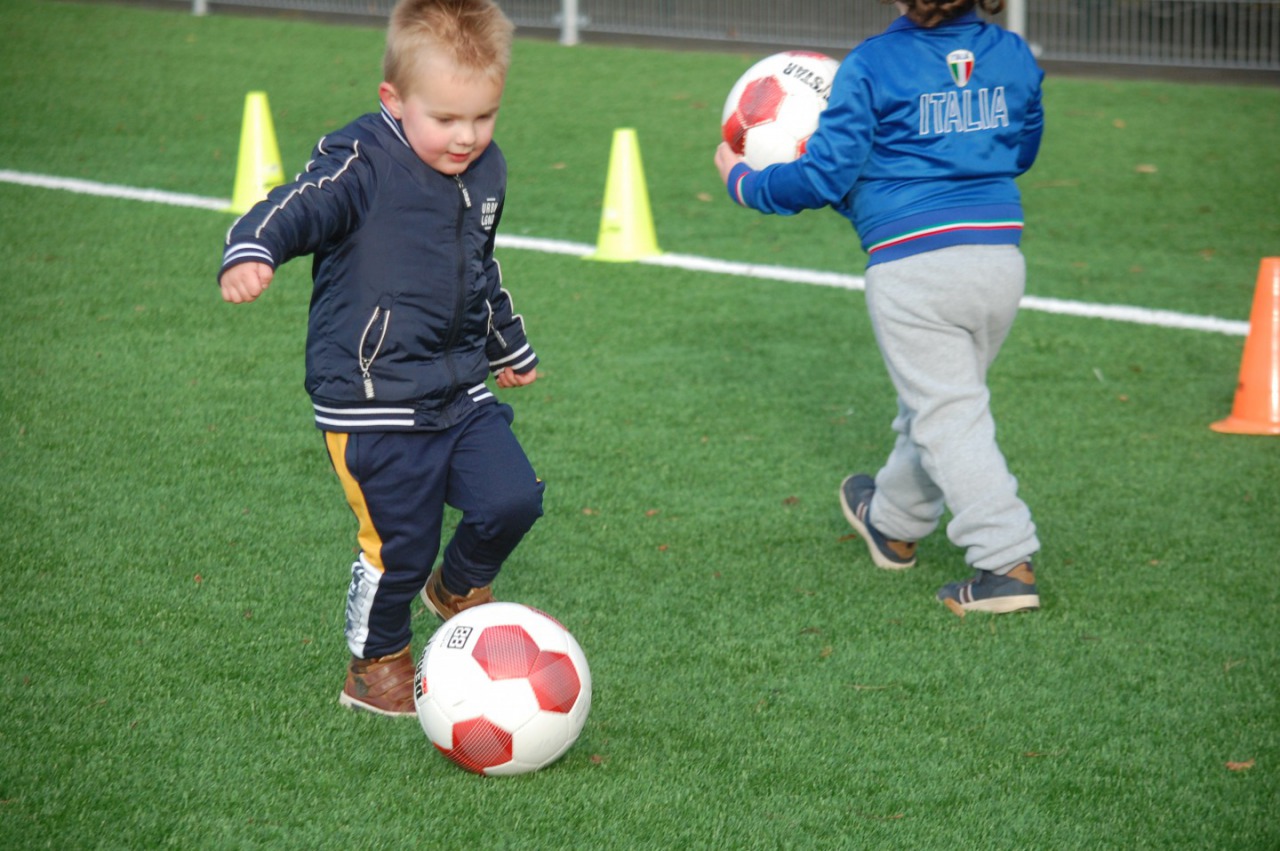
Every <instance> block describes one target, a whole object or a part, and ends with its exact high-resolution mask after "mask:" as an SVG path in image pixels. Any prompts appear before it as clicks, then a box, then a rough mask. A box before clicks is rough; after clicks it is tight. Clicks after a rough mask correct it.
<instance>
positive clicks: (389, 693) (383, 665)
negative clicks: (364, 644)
mask: <svg viewBox="0 0 1280 851" xmlns="http://www.w3.org/2000/svg"><path fill="white" fill-rule="evenodd" d="M414 677H415V670H414V665H413V655H412V653H411V652H410V650H409V648H408V647H406V648H404V649H403V650H401V651H399V652H396V653H392V654H391V655H390V656H381V657H379V658H377V659H359V658H357V657H355V656H352V657H351V664H350V665H348V666H347V684H346V685H345V686H344V687H343V689H342V694H340V695H338V703H341V704H342V705H343V706H345V707H347V708H348V709H357V710H360V711H361V712H372V713H374V714H375V715H385V716H388V717H391V718H405V717H410V716H414V717H416V716H417V714H418V713H417V709H415V708H414V705H413V680H414Z"/></svg>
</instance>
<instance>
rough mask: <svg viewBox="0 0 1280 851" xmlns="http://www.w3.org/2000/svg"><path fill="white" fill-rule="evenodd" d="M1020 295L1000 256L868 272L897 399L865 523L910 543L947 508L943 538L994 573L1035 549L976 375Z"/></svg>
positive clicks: (1018, 275)
mask: <svg viewBox="0 0 1280 851" xmlns="http://www.w3.org/2000/svg"><path fill="white" fill-rule="evenodd" d="M1025 284H1026V264H1025V261H1024V260H1023V257H1022V252H1021V251H1019V250H1018V249H1017V248H1016V247H1015V246H1011V245H962V246H956V247H953V248H943V249H939V250H937V251H930V252H927V253H924V254H918V255H915V256H912V257H907V258H904V259H902V260H895V261H891V262H888V263H881V264H877V265H875V266H871V267H870V268H868V269H867V273H866V288H867V309H868V311H869V312H870V315H871V324H872V328H873V329H874V331H875V335H876V343H877V344H878V345H879V347H880V353H881V355H882V356H883V357H884V363H885V366H886V367H887V368H888V370H889V377H890V378H891V379H892V381H893V386H894V387H895V388H896V390H897V392H898V416H897V417H896V418H895V419H894V421H893V428H894V431H896V432H897V433H898V437H897V441H896V443H895V445H894V447H893V451H892V452H891V453H890V455H889V458H888V460H887V461H886V462H885V464H884V466H883V467H882V468H881V469H880V471H879V472H878V473H877V474H876V477H875V478H876V493H875V497H874V498H873V499H872V502H871V511H870V520H871V523H872V525H873V526H875V527H876V529H878V530H880V532H882V533H883V534H885V535H886V536H888V537H890V538H896V539H899V540H904V541H918V540H920V539H921V538H924V537H925V536H926V535H928V534H929V533H930V532H932V531H933V530H934V529H936V528H937V527H938V522H939V520H940V518H941V517H942V513H943V510H944V508H945V509H950V510H951V514H952V519H951V522H950V523H948V524H947V537H948V538H950V539H951V541H952V543H954V544H955V545H956V546H958V547H962V548H963V549H964V550H965V560H966V561H967V562H968V563H969V564H970V565H972V566H973V567H975V568H977V569H979V570H989V571H993V572H995V573H1004V572H1007V571H1008V570H1011V569H1012V568H1014V567H1016V566H1017V565H1018V564H1019V563H1021V562H1023V561H1026V560H1027V559H1028V558H1029V557H1030V556H1032V555H1033V554H1035V553H1036V552H1037V551H1038V550H1039V549H1040V542H1039V541H1038V540H1037V539H1036V528H1035V524H1034V523H1032V522H1031V512H1030V511H1029V510H1028V509H1027V506H1026V505H1025V504H1024V503H1023V502H1022V500H1021V499H1019V498H1018V483H1017V480H1016V479H1014V477H1013V475H1012V474H1011V473H1010V472H1009V467H1008V465H1007V464H1006V463H1005V459H1004V455H1003V454H1002V453H1001V452H1000V448H999V447H998V446H997V445H996V427H995V421H994V420H993V419H992V417H991V407H990V404H989V402H990V394H989V392H988V390H987V369H988V367H990V365H991V363H992V361H994V360H995V358H996V355H997V354H999V352H1000V346H1001V345H1002V344H1003V343H1004V340H1005V337H1006V336H1007V335H1008V333H1009V328H1010V327H1011V326H1012V325H1013V320H1014V317H1015V316H1016V315H1017V312H1018V302H1019V300H1020V299H1021V298H1022V293H1023V288H1024V287H1025Z"/></svg>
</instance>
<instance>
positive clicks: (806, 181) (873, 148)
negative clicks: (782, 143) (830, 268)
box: [728, 12, 1044, 266]
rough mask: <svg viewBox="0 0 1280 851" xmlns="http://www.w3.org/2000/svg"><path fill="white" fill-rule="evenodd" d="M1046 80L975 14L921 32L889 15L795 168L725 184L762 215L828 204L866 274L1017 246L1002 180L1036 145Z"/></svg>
mask: <svg viewBox="0 0 1280 851" xmlns="http://www.w3.org/2000/svg"><path fill="white" fill-rule="evenodd" d="M1043 77H1044V73H1043V72H1042V71H1041V70H1040V68H1039V67H1038V66H1037V65H1036V62H1035V59H1034V57H1033V56H1032V55H1031V51H1030V49H1028V47H1027V45H1026V42H1024V41H1023V40H1022V39H1021V38H1020V37H1018V36H1017V35H1014V34H1013V33H1010V32H1008V31H1006V30H1004V29H1001V28H1000V27H998V26H996V25H994V24H989V23H986V22H984V21H983V20H982V19H981V18H980V17H979V16H978V14H977V13H976V12H969V13H966V14H964V15H961V16H960V17H957V18H955V19H952V20H950V21H947V22H945V23H943V24H940V25H939V26H937V27H933V28H929V29H926V28H924V27H920V26H918V25H916V24H914V23H912V22H911V21H910V20H909V19H908V18H906V17H901V18H898V19H897V20H896V21H894V23H893V24H891V25H890V26H889V27H888V29H886V30H885V31H884V32H883V33H881V34H880V35H877V36H873V37H871V38H869V39H867V40H866V41H864V42H862V43H861V44H859V45H858V46H857V47H855V48H854V49H853V50H852V51H851V52H850V53H849V55H848V56H847V57H846V58H845V60H844V61H843V62H842V63H841V65H840V70H839V71H838V72H837V74H836V78H835V81H834V83H833V84H832V90H831V98H830V101H829V102H828V106H827V109H826V110H825V111H824V112H823V114H822V118H821V120H820V122H819V125H818V129H817V131H816V132H815V133H814V135H813V137H812V138H811V139H810V140H809V143H808V149H807V151H806V153H805V155H804V156H802V157H800V159H798V160H796V161H795V162H793V163H786V164H781V165H772V166H768V167H766V168H764V169H762V170H760V171H753V170H752V169H751V168H749V167H748V166H746V165H745V164H740V165H738V166H736V167H735V168H734V169H733V171H732V172H731V173H730V175H729V186H728V188H729V194H730V196H731V197H732V198H733V200H734V201H736V202H737V203H739V204H742V205H744V206H747V207H752V208H754V209H756V210H760V211H761V212H765V213H779V214H782V215H791V214H794V213H797V212H799V211H800V210H805V209H815V208H818V207H824V206H830V207H832V208H834V209H835V210H836V211H837V212H839V213H840V214H841V215H843V216H845V217H846V218H848V219H849V220H850V221H851V222H852V223H853V226H854V228H855V229H856V230H857V232H858V235H859V237H860V238H861V241H862V248H863V250H864V251H866V252H867V254H868V261H867V265H869V266H870V265H873V264H876V263H883V262H885V261H888V260H896V259H898V258H901V257H906V256H909V255H911V254H918V253H920V252H923V251H932V250H934V249H937V248H943V247H946V246H950V245H964V244H975V243H976V244H1014V245H1016V244H1018V242H1019V239H1020V236H1021V232H1022V202H1021V196H1020V195H1019V193H1018V189H1017V186H1016V185H1015V184H1014V178H1015V177H1016V176H1017V175H1019V174H1022V173H1023V172H1024V171H1026V170H1027V169H1028V168H1030V167H1031V163H1032V162H1033V161H1034V160H1035V157H1036V153H1037V151H1038V150H1039V147H1040V135H1041V131H1042V130H1043V126H1044V113H1043V110H1042V107H1041V102H1040V84H1041V81H1042V79H1043Z"/></svg>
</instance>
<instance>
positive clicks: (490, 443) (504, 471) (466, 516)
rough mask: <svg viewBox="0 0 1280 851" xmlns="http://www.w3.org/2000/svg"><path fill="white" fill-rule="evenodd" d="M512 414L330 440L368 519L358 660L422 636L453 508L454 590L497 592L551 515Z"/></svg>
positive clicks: (352, 640)
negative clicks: (501, 575)
mask: <svg viewBox="0 0 1280 851" xmlns="http://www.w3.org/2000/svg"><path fill="white" fill-rule="evenodd" d="M512 416H513V415H512V411H511V408H510V407H509V406H507V405H503V404H500V403H498V404H490V405H483V406H481V407H479V408H478V409H477V410H476V411H475V413H474V414H473V415H472V416H469V417H468V418H467V419H466V420H464V421H463V422H461V423H459V424H457V425H455V426H453V427H452V428H449V429H446V430H444V431H431V432H417V431H414V432H352V433H339V432H326V433H325V443H326V445H327V446H328V449H329V459H330V460H331V461H332V462H333V468H334V471H335V472H336V473H337V474H338V479H339V480H340V481H341V482H342V489H343V491H344V492H345V493H346V497H347V503H348V504H349V505H350V506H351V510H352V511H353V512H354V513H355V515H356V519H357V520H358V521H359V533H358V540H359V544H360V557H359V558H358V559H357V560H356V562H355V563H354V564H353V565H352V566H351V585H350V588H349V590H348V593H347V613H346V628H345V631H346V638H347V646H348V647H349V648H350V649H351V652H352V654H353V655H355V656H358V657H360V658H364V659H370V658H376V657H379V656H386V655H387V654H390V653H395V652H396V651H398V650H400V649H402V648H404V647H406V646H407V645H408V644H409V641H410V639H411V638H412V632H411V630H410V624H409V619H410V609H411V607H412V604H413V600H414V597H416V596H417V594H418V592H419V591H421V590H422V587H423V586H424V585H425V584H426V582H427V577H428V576H430V574H431V569H432V567H433V566H434V564H435V560H436V556H437V554H438V553H439V551H440V539H441V535H442V527H443V523H444V509H445V506H446V505H449V506H452V507H453V508H456V509H458V510H459V511H461V512H462V517H461V519H460V520H459V522H458V525H457V528H456V529H455V530H454V534H453V538H452V539H451V540H450V541H449V544H448V546H447V547H446V548H445V553H444V561H443V568H442V569H443V571H444V582H445V585H446V586H447V587H448V588H449V589H450V590H452V591H454V592H455V593H462V594H465V593H466V592H467V591H468V590H469V589H471V588H478V587H482V586H485V585H489V584H491V583H492V582H493V580H494V578H495V577H496V576H497V575H498V571H499V570H501V568H502V564H503V562H505V561H506V559H507V557H508V556H509V555H511V552H512V551H513V550H514V549H515V548H516V545H517V544H519V543H520V540H521V539H522V538H523V537H524V535H525V533H526V532H528V531H529V529H530V528H532V527H533V524H534V522H535V521H536V520H537V519H538V518H539V517H540V516H542V491H543V483H542V482H541V481H539V480H538V477H537V475H536V474H535V473H534V471H533V467H532V466H531V465H530V463H529V459H528V458H527V457H526V456H525V453H524V450H523V449H522V448H521V446H520V443H519V441H517V440H516V436H515V434H514V433H513V432H512V431H511V420H512Z"/></svg>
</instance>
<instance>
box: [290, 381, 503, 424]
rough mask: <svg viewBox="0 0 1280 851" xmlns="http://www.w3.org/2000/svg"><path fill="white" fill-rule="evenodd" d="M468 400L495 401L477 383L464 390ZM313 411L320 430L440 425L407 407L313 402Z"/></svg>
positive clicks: (476, 401) (487, 388)
mask: <svg viewBox="0 0 1280 851" xmlns="http://www.w3.org/2000/svg"><path fill="white" fill-rule="evenodd" d="M467 397H468V398H469V399H470V400H471V402H472V403H474V404H477V405H479V404H483V403H485V402H491V401H493V400H494V398H495V397H494V395H493V391H492V390H490V389H489V387H488V385H485V384H477V385H475V386H474V387H468V388H467ZM312 407H313V408H314V409H315V415H316V428H318V429H320V430H321V431H336V432H356V431H425V430H432V429H433V428H438V427H439V426H438V425H436V424H434V423H431V422H429V421H427V420H426V419H424V418H422V417H420V416H419V414H418V410H417V408H415V407H413V406H410V405H394V404H390V405H369V404H366V405H321V404H320V403H319V402H312Z"/></svg>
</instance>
